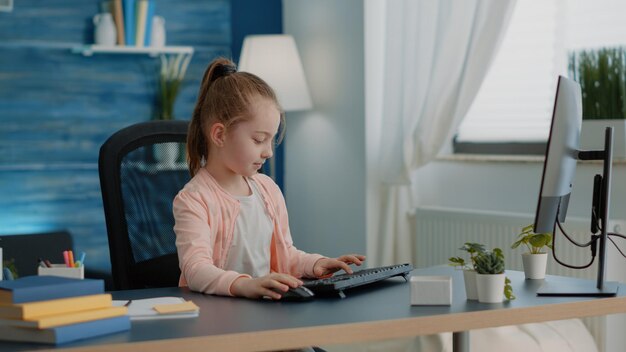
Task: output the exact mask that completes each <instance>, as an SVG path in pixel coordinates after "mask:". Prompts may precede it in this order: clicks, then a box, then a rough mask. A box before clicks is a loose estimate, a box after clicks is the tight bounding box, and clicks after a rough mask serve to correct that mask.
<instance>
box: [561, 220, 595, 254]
mask: <svg viewBox="0 0 626 352" xmlns="http://www.w3.org/2000/svg"><path fill="white" fill-rule="evenodd" d="M556 224H557V225H559V229H560V230H561V233H562V234H563V236H565V238H567V239H568V240H569V241H570V242H572V244H574V245H575V246H578V247H581V248H584V247H589V246H590V245H591V244H593V243H594V242H595V241H596V240H597V238H594V237H593V236H595V235H591V238H592V239H591V241H589V242H587V243H585V244H581V243H578V242H576V241H575V240H573V239H571V238H570V237H569V236H568V235H567V233H566V232H565V230H563V227H562V226H561V222H559V220H557V221H556Z"/></svg>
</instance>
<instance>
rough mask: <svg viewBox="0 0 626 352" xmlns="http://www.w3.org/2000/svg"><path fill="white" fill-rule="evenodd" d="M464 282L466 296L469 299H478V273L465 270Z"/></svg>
mask: <svg viewBox="0 0 626 352" xmlns="http://www.w3.org/2000/svg"><path fill="white" fill-rule="evenodd" d="M463 281H464V282H465V294H466V295H467V299H473V300H477V299H478V290H477V288H476V271H475V270H463Z"/></svg>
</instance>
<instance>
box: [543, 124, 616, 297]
mask: <svg viewBox="0 0 626 352" xmlns="http://www.w3.org/2000/svg"><path fill="white" fill-rule="evenodd" d="M578 159H579V160H603V171H602V177H601V181H599V182H598V181H597V180H596V181H594V194H595V193H596V189H595V188H596V187H600V190H599V197H597V198H596V197H593V198H594V199H593V200H592V202H593V205H592V207H595V208H596V209H598V212H599V214H597V217H598V218H600V221H601V224H602V230H601V234H600V237H599V238H598V239H597V241H598V242H599V243H598V244H599V246H598V278H597V281H596V284H595V285H594V284H593V282H591V281H585V280H581V281H580V282H579V283H562V282H558V281H555V282H550V281H547V279H546V281H545V282H544V283H543V285H542V286H541V287H540V288H539V290H537V295H538V296H569V297H571V296H583V297H606V296H615V295H617V289H618V284H617V282H613V281H611V282H606V281H604V276H605V272H606V267H605V265H606V245H607V238H608V236H607V231H608V229H607V227H608V226H609V204H610V196H611V172H612V170H611V169H612V166H613V165H612V164H613V128H612V127H607V128H606V130H605V135H604V150H599V151H579V152H578ZM596 203H598V204H596ZM594 216H595V215H593V214H592V219H593V220H592V224H596V225H597V222H596V220H597V218H596V219H594ZM556 221H558V215H557V219H556ZM594 227H595V225H594ZM555 230H556V222H555ZM555 236H556V231H553V241H554V237H555ZM553 251H554V249H553ZM553 253H554V252H553Z"/></svg>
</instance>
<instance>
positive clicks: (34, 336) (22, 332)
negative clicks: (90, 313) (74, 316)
mask: <svg viewBox="0 0 626 352" xmlns="http://www.w3.org/2000/svg"><path fill="white" fill-rule="evenodd" d="M128 329H130V319H129V318H128V316H127V315H123V316H119V317H114V318H107V319H99V320H94V321H88V322H84V323H78V324H72V325H64V326H57V327H54V328H48V329H34V328H25V327H17V326H2V328H0V340H6V341H22V342H36V343H48V344H55V345H59V344H64V343H68V342H73V341H78V340H83V339H87V338H91V337H96V336H102V335H108V334H112V333H116V332H121V331H126V330H128Z"/></svg>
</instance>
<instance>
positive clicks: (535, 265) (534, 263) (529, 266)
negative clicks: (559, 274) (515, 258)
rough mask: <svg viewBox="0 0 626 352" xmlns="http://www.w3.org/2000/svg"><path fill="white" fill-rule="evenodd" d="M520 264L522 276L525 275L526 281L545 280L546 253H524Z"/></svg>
mask: <svg viewBox="0 0 626 352" xmlns="http://www.w3.org/2000/svg"><path fill="white" fill-rule="evenodd" d="M522 264H523V265H524V275H526V278H527V279H532V280H535V279H545V277H546V266H547V265H548V253H539V254H530V253H524V254H522Z"/></svg>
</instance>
